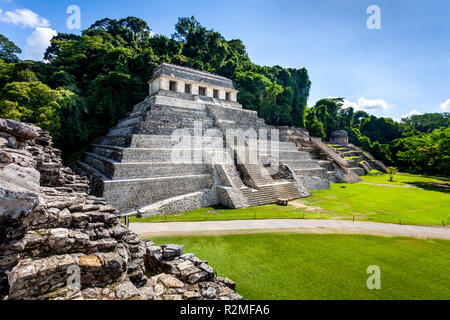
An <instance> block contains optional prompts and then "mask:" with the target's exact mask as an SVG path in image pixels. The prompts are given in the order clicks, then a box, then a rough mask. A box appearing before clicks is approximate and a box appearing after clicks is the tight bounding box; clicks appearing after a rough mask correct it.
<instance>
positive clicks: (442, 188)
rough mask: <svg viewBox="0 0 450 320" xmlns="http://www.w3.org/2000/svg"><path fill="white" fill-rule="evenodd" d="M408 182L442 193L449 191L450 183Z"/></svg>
mask: <svg viewBox="0 0 450 320" xmlns="http://www.w3.org/2000/svg"><path fill="white" fill-rule="evenodd" d="M410 184H412V185H414V186H416V187H418V188H421V189H424V190H427V191H437V192H443V193H450V183H443V182H410Z"/></svg>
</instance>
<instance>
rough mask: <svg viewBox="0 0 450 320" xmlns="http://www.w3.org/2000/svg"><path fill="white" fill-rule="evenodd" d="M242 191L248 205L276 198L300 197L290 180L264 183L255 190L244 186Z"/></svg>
mask: <svg viewBox="0 0 450 320" xmlns="http://www.w3.org/2000/svg"><path fill="white" fill-rule="evenodd" d="M242 192H243V194H244V196H245V197H246V199H247V201H248V202H249V204H250V205H263V204H269V203H275V202H277V201H278V199H288V200H293V199H298V198H299V197H300V194H299V192H298V189H297V187H296V186H295V185H294V184H293V183H290V182H285V183H276V184H270V185H265V186H261V187H259V188H258V189H257V190H255V189H250V188H244V189H242Z"/></svg>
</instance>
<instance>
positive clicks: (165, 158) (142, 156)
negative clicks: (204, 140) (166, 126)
mask: <svg viewBox="0 0 450 320" xmlns="http://www.w3.org/2000/svg"><path fill="white" fill-rule="evenodd" d="M222 151H223V150H221V149H217V150H216V149H209V148H200V149H197V148H195V149H194V148H121V147H113V146H105V145H91V151H90V152H91V153H94V154H96V155H99V156H102V157H105V158H108V159H111V160H115V161H117V162H122V163H127V162H168V163H172V164H175V163H178V164H183V163H184V164H186V163H187V164H190V163H196V164H202V163H204V160H207V159H209V153H215V152H222Z"/></svg>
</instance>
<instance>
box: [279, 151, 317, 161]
mask: <svg viewBox="0 0 450 320" xmlns="http://www.w3.org/2000/svg"><path fill="white" fill-rule="evenodd" d="M279 159H280V161H281V162H287V161H291V160H292V161H293V160H297V161H300V160H310V159H311V158H310V156H309V153H308V152H303V151H285V150H281V151H279Z"/></svg>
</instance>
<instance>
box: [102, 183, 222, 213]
mask: <svg viewBox="0 0 450 320" xmlns="http://www.w3.org/2000/svg"><path fill="white" fill-rule="evenodd" d="M212 186H213V177H212V176H211V175H210V174H201V175H187V176H173V177H163V178H145V179H128V180H107V181H105V182H104V186H103V197H104V198H105V200H106V201H107V202H108V203H110V204H111V205H113V206H115V207H116V208H117V209H118V210H120V211H126V212H128V211H130V210H132V208H140V207H143V206H146V205H150V204H153V203H156V202H158V201H161V200H164V199H168V198H172V197H176V196H181V195H183V194H188V193H193V192H199V191H204V190H205V189H211V188H212Z"/></svg>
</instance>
